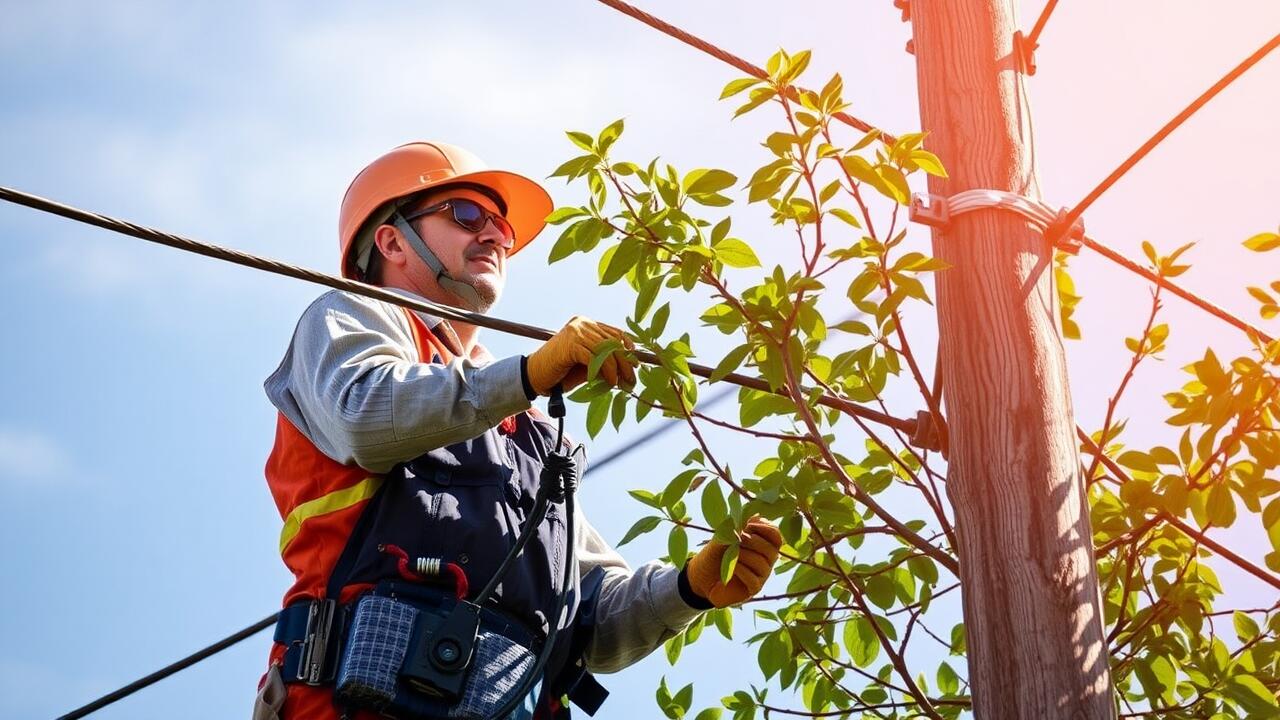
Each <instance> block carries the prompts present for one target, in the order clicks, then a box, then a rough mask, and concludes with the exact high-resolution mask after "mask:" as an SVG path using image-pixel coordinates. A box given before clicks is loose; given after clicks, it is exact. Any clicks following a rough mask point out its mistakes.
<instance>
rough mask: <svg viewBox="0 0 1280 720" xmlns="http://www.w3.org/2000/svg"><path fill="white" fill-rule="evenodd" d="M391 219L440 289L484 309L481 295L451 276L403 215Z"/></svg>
mask: <svg viewBox="0 0 1280 720" xmlns="http://www.w3.org/2000/svg"><path fill="white" fill-rule="evenodd" d="M391 219H392V222H394V223H395V226H396V229H397V230H399V231H400V234H402V235H404V237H405V239H406V240H408V241H409V245H411V246H412V247H413V250H414V252H416V253H418V257H420V258H422V261H423V262H425V263H426V264H427V266H428V267H430V268H431V270H432V272H434V273H435V274H436V282H437V283H439V284H440V287H442V288H444V289H445V290H448V291H449V292H451V293H453V294H454V295H457V296H458V297H459V298H461V299H462V300H463V302H464V303H465V304H466V305H467V306H468V307H470V308H480V307H484V304H485V302H484V300H483V299H482V298H481V297H480V293H478V292H476V289H475V288H474V287H471V286H470V285H468V284H467V283H464V282H462V281H460V280H455V279H454V278H453V277H452V276H451V275H449V271H448V270H445V269H444V263H442V262H440V258H438V257H436V254H435V253H433V252H431V248H429V247H427V244H426V243H425V242H423V241H422V236H420V235H418V231H417V230H414V229H413V226H412V225H410V224H409V223H408V221H407V220H405V219H404V216H403V215H401V214H400V213H399V212H396V213H393V214H392V216H391Z"/></svg>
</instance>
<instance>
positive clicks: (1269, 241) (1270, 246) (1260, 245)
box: [1244, 232, 1280, 252]
mask: <svg viewBox="0 0 1280 720" xmlns="http://www.w3.org/2000/svg"><path fill="white" fill-rule="evenodd" d="M1244 246H1245V247H1247V248H1249V249H1250V250H1252V251H1254V252H1268V251H1270V250H1275V249H1276V248H1280V235H1277V234H1276V233H1273V232H1264V233H1259V234H1257V235H1254V236H1253V237H1251V238H1249V239H1248V240H1245V241H1244Z"/></svg>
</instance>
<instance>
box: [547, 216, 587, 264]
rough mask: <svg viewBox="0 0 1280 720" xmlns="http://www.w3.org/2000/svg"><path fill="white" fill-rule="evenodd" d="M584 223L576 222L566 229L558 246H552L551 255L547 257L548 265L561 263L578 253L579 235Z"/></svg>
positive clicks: (558, 240)
mask: <svg viewBox="0 0 1280 720" xmlns="http://www.w3.org/2000/svg"><path fill="white" fill-rule="evenodd" d="M584 223H585V221H582V222H576V223H574V224H573V225H570V226H569V227H567V228H565V231H564V232H562V233H560V237H559V238H558V239H557V240H556V244H555V245H552V246H551V254H550V255H548V256H547V263H548V264H550V263H554V262H559V261H561V260H563V259H565V258H567V257H569V256H570V255H572V254H573V253H574V252H576V251H577V249H578V238H577V234H578V231H579V230H581V228H582V225H583V224H584Z"/></svg>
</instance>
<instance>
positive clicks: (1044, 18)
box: [1027, 0, 1058, 52]
mask: <svg viewBox="0 0 1280 720" xmlns="http://www.w3.org/2000/svg"><path fill="white" fill-rule="evenodd" d="M1057 6H1058V0H1049V2H1047V3H1045V6H1044V9H1043V10H1041V11H1040V17H1038V18H1036V24H1035V26H1034V27H1032V28H1031V34H1030V35H1027V45H1028V46H1030V48H1031V50H1032V51H1033V52H1034V51H1035V49H1036V48H1037V47H1039V46H1040V33H1041V32H1043V31H1044V26H1045V24H1046V23H1048V22H1049V16H1050V15H1052V14H1053V9H1054V8H1056V7H1057Z"/></svg>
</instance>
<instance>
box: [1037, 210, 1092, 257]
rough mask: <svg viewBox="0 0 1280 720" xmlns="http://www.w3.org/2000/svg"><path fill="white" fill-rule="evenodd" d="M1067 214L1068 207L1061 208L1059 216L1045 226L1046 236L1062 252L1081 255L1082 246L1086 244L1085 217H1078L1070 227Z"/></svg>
mask: <svg viewBox="0 0 1280 720" xmlns="http://www.w3.org/2000/svg"><path fill="white" fill-rule="evenodd" d="M1067 215H1068V211H1067V209H1066V208H1062V209H1061V210H1059V211H1058V216H1057V217H1056V218H1054V220H1053V222H1052V223H1051V224H1050V225H1049V227H1047V228H1045V230H1044V236H1045V237H1046V238H1048V240H1049V242H1050V243H1051V244H1052V245H1053V246H1054V247H1056V248H1058V249H1059V250H1061V251H1062V252H1064V253H1067V254H1068V255H1079V254H1080V248H1081V246H1083V245H1084V218H1082V217H1078V218H1076V219H1075V220H1074V221H1073V222H1072V223H1071V226H1070V227H1068V226H1067Z"/></svg>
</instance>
